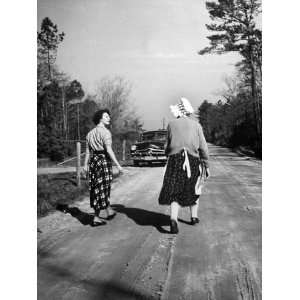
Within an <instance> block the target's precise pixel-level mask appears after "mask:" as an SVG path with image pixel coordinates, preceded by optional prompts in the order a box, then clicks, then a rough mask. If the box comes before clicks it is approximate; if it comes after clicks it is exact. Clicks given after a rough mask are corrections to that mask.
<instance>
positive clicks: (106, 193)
mask: <svg viewBox="0 0 300 300" xmlns="http://www.w3.org/2000/svg"><path fill="white" fill-rule="evenodd" d="M111 182H112V163H111V159H110V158H109V157H108V155H107V154H106V153H103V152H102V151H101V152H94V153H93V154H92V155H91V157H90V161H89V190H90V205H91V207H92V208H93V209H94V210H95V212H96V213H99V212H100V210H101V209H105V208H107V207H108V206H109V204H110V203H109V198H110V189H111Z"/></svg>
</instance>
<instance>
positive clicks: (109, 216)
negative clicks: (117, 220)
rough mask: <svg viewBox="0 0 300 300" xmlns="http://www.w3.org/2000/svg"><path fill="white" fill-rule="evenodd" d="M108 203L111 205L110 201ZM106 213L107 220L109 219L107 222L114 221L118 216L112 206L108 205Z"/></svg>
mask: <svg viewBox="0 0 300 300" xmlns="http://www.w3.org/2000/svg"><path fill="white" fill-rule="evenodd" d="M108 203H109V201H108ZM105 211H106V219H107V220H111V219H113V218H114V217H115V215H116V214H117V213H116V212H115V211H114V210H113V209H112V208H111V206H110V204H108V205H107V207H106V209H105Z"/></svg>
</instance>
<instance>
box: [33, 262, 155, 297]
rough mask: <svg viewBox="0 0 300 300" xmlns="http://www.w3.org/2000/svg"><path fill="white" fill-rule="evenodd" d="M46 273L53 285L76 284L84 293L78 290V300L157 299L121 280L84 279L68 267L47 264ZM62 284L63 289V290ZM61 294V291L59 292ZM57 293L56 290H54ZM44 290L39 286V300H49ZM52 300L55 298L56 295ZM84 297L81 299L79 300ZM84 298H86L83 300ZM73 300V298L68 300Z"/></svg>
mask: <svg viewBox="0 0 300 300" xmlns="http://www.w3.org/2000/svg"><path fill="white" fill-rule="evenodd" d="M44 269H45V271H46V272H47V273H48V274H51V277H50V278H52V280H53V282H50V283H51V284H53V285H57V282H60V281H63V283H65V282H70V283H71V284H74V283H76V285H77V286H78V285H79V287H80V288H81V289H82V290H83V291H84V294H80V288H79V289H78V290H79V292H78V294H77V297H76V299H89V300H99V299H107V300H117V299H139V300H152V299H153V300H154V299H155V297H153V296H152V295H147V294H144V293H141V292H139V291H137V290H134V289H133V288H131V287H129V286H127V285H126V284H125V283H123V282H121V281H119V280H109V281H108V280H106V281H102V280H98V279H96V278H91V279H83V278H82V277H84V276H82V277H81V276H78V275H77V274H76V273H74V272H72V271H71V270H70V269H68V268H67V267H66V268H65V267H63V266H59V265H52V264H47V265H45V266H44ZM63 287H64V286H63V284H62V288H63ZM57 292H58V293H61V290H60V291H57ZM54 293H55V290H54ZM46 294H47V293H45V291H44V290H42V288H39V285H38V299H41V300H42V299H49V298H48V297H47V298H46V297H45V295H46ZM53 296H54V297H53V298H52V299H58V298H55V296H56V295H55V294H54V295H53ZM80 296H82V297H81V298H79V297H80ZM83 297H84V298H83ZM68 299H71V298H68Z"/></svg>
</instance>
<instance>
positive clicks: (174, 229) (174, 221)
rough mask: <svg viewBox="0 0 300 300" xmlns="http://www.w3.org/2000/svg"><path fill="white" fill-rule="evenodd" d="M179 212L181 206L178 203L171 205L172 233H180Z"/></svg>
mask: <svg viewBox="0 0 300 300" xmlns="http://www.w3.org/2000/svg"><path fill="white" fill-rule="evenodd" d="M178 211H179V204H178V203H177V202H172V203H171V216H170V217H171V220H170V228H171V230H170V231H171V233H178V225H177V219H178Z"/></svg>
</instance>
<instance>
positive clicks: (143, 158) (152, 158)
mask: <svg viewBox="0 0 300 300" xmlns="http://www.w3.org/2000/svg"><path fill="white" fill-rule="evenodd" d="M132 159H133V160H135V161H166V160H167V157H166V156H132Z"/></svg>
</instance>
